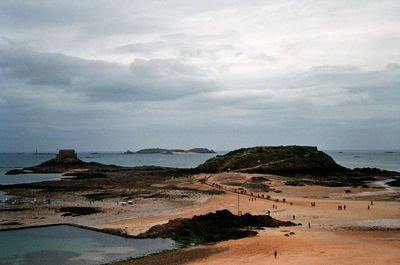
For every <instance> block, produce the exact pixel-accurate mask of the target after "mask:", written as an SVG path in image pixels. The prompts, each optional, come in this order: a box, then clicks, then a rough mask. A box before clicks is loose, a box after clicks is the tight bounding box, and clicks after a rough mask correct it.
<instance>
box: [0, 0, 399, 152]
mask: <svg viewBox="0 0 400 265" xmlns="http://www.w3.org/2000/svg"><path fill="white" fill-rule="evenodd" d="M216 2H217V3H216ZM399 103H400V1H398V0H380V1H375V0H374V1H367V0H365V1H358V0H353V1H325V0H320V1H314V0H307V1H299V0H296V1H286V0H278V1H274V0H269V1H187V0H182V1H172V0H158V1H130V0H129V1H128V0H126V1H123V0H118V1H116V0H113V1H99V0H96V1H88V0H79V1H70V0H68V1H67V0H66V1H50V0H49V1H41V0H35V1H18V0H2V1H0V152H1V151H3V152H4V151H33V150H34V149H35V148H38V149H39V150H42V151H55V150H56V148H75V149H77V150H79V151H85V150H87V151H106V150H108V151H111V150H126V149H131V150H138V149H140V148H145V147H165V148H191V147H208V148H213V149H216V150H232V149H234V148H238V147H247V146H255V145H286V144H298V145H316V146H318V147H319V148H320V149H400V104H399Z"/></svg>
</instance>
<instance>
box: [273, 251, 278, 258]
mask: <svg viewBox="0 0 400 265" xmlns="http://www.w3.org/2000/svg"><path fill="white" fill-rule="evenodd" d="M277 255H278V252H277V251H276V250H275V251H274V256H275V258H276V256H277Z"/></svg>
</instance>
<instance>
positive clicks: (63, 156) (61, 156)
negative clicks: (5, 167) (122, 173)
mask: <svg viewBox="0 0 400 265" xmlns="http://www.w3.org/2000/svg"><path fill="white" fill-rule="evenodd" d="M122 168H123V167H119V166H115V165H104V164H100V163H96V162H84V161H82V160H80V159H79V158H78V156H77V155H76V153H75V150H73V149H63V150H59V152H58V154H57V156H56V158H53V159H50V160H47V161H45V162H43V163H41V164H40V165H37V166H32V167H26V168H23V169H13V170H10V171H7V172H6V174H7V175H17V174H27V173H65V172H66V171H69V170H74V169H81V170H88V171H89V170H90V171H109V170H115V169H122Z"/></svg>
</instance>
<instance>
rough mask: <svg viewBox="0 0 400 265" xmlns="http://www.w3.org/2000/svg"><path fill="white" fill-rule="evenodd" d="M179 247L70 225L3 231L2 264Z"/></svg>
mask: <svg viewBox="0 0 400 265" xmlns="http://www.w3.org/2000/svg"><path fill="white" fill-rule="evenodd" d="M174 248H177V244H176V243H175V241H173V240H171V239H161V238H156V239H134V238H124V237H121V236H116V235H110V234H105V233H101V232H96V231H92V230H88V229H83V228H77V227H73V226H68V225H57V226H48V227H37V228H26V229H18V230H10V231H0V264H1V265H3V264H4V265H5V264H15V265H17V264H18V265H25V264H26V265H28V264H29V265H36V264H37V265H54V264H57V265H66V264H74V265H86V264H103V263H106V262H111V261H115V260H120V259H126V258H129V257H138V256H144V255H148V254H151V253H156V252H160V251H163V250H167V249H174Z"/></svg>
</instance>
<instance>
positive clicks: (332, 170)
mask: <svg viewBox="0 0 400 265" xmlns="http://www.w3.org/2000/svg"><path fill="white" fill-rule="evenodd" d="M196 170H197V171H198V172H207V173H215V172H224V171H237V172H246V173H265V174H275V175H282V176H289V177H299V178H304V177H306V178H311V179H313V181H312V184H315V185H322V186H329V187H341V186H363V185H366V184H367V183H368V182H370V181H375V180H378V179H385V178H388V177H393V176H396V175H398V174H399V173H398V172H394V171H386V170H381V169H378V168H355V169H348V168H345V167H342V166H340V165H338V164H337V163H336V162H335V161H334V160H333V159H332V158H331V157H330V156H329V155H327V154H325V153H324V152H322V151H318V149H317V148H316V147H312V146H257V147H252V148H242V149H238V150H235V151H232V152H229V153H227V154H225V155H220V156H216V157H215V158H211V159H209V160H207V161H206V162H204V163H203V164H201V165H199V166H198V167H197V168H196ZM289 183H290V182H289ZM298 184H304V183H303V182H301V183H298Z"/></svg>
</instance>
